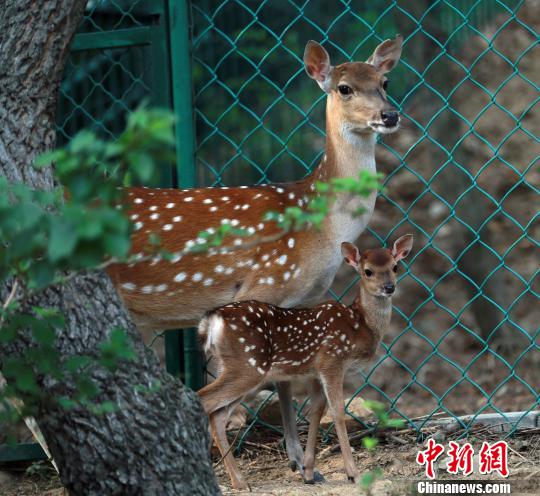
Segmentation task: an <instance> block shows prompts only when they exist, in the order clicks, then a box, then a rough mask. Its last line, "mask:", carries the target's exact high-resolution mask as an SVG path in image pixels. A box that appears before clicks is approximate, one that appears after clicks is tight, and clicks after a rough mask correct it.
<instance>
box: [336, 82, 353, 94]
mask: <svg viewBox="0 0 540 496" xmlns="http://www.w3.org/2000/svg"><path fill="white" fill-rule="evenodd" d="M337 89H338V91H339V92H340V93H341V94H342V95H352V92H353V90H352V88H351V87H350V86H347V85H346V84H340V85H339V86H338V88H337Z"/></svg>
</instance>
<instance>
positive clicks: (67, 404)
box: [57, 396, 77, 410]
mask: <svg viewBox="0 0 540 496" xmlns="http://www.w3.org/2000/svg"><path fill="white" fill-rule="evenodd" d="M57 401H58V404H59V405H60V406H61V407H62V408H65V409H66V410H72V409H73V408H75V407H76V406H77V402H75V401H73V400H72V399H70V398H67V397H65V396H61V397H59V398H58V400H57Z"/></svg>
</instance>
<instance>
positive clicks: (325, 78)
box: [304, 41, 333, 93]
mask: <svg viewBox="0 0 540 496" xmlns="http://www.w3.org/2000/svg"><path fill="white" fill-rule="evenodd" d="M304 67H305V69H306V72H307V73H308V75H309V77H310V78H311V79H315V81H317V83H318V84H319V86H320V87H321V89H322V90H323V91H325V92H326V93H329V92H330V79H331V77H330V75H331V72H332V69H333V67H332V66H331V65H330V57H329V55H328V52H327V51H326V50H325V49H324V48H323V47H322V46H321V45H319V44H318V43H317V42H316V41H308V43H307V45H306V49H305V51H304Z"/></svg>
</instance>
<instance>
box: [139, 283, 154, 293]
mask: <svg viewBox="0 0 540 496" xmlns="http://www.w3.org/2000/svg"><path fill="white" fill-rule="evenodd" d="M153 289H154V288H153V286H151V285H148V286H143V287H142V288H141V291H142V292H143V293H145V294H150V293H151V292H152V290H153Z"/></svg>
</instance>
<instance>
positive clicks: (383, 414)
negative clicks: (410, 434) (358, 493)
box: [360, 400, 404, 494]
mask: <svg viewBox="0 0 540 496" xmlns="http://www.w3.org/2000/svg"><path fill="white" fill-rule="evenodd" d="M363 405H364V407H365V408H367V409H368V410H370V411H371V412H372V413H373V414H374V415H375V417H376V419H377V428H378V429H389V428H399V427H403V426H404V422H403V420H401V419H392V418H390V416H389V415H388V413H387V411H386V406H385V405H384V404H383V403H380V402H379V401H374V400H364V402H363ZM362 445H363V446H364V448H366V449H367V450H368V451H370V452H372V453H373V452H374V451H375V449H376V448H377V446H378V445H379V440H378V439H377V438H376V437H374V436H366V437H364V438H362ZM381 475H382V470H381V469H379V468H376V469H375V470H371V471H368V472H365V473H364V474H362V478H361V480H360V487H361V488H362V489H363V490H364V491H366V493H367V494H371V486H372V485H373V483H374V482H375V481H376V480H377V479H378V478H379V477H380V476H381Z"/></svg>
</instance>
